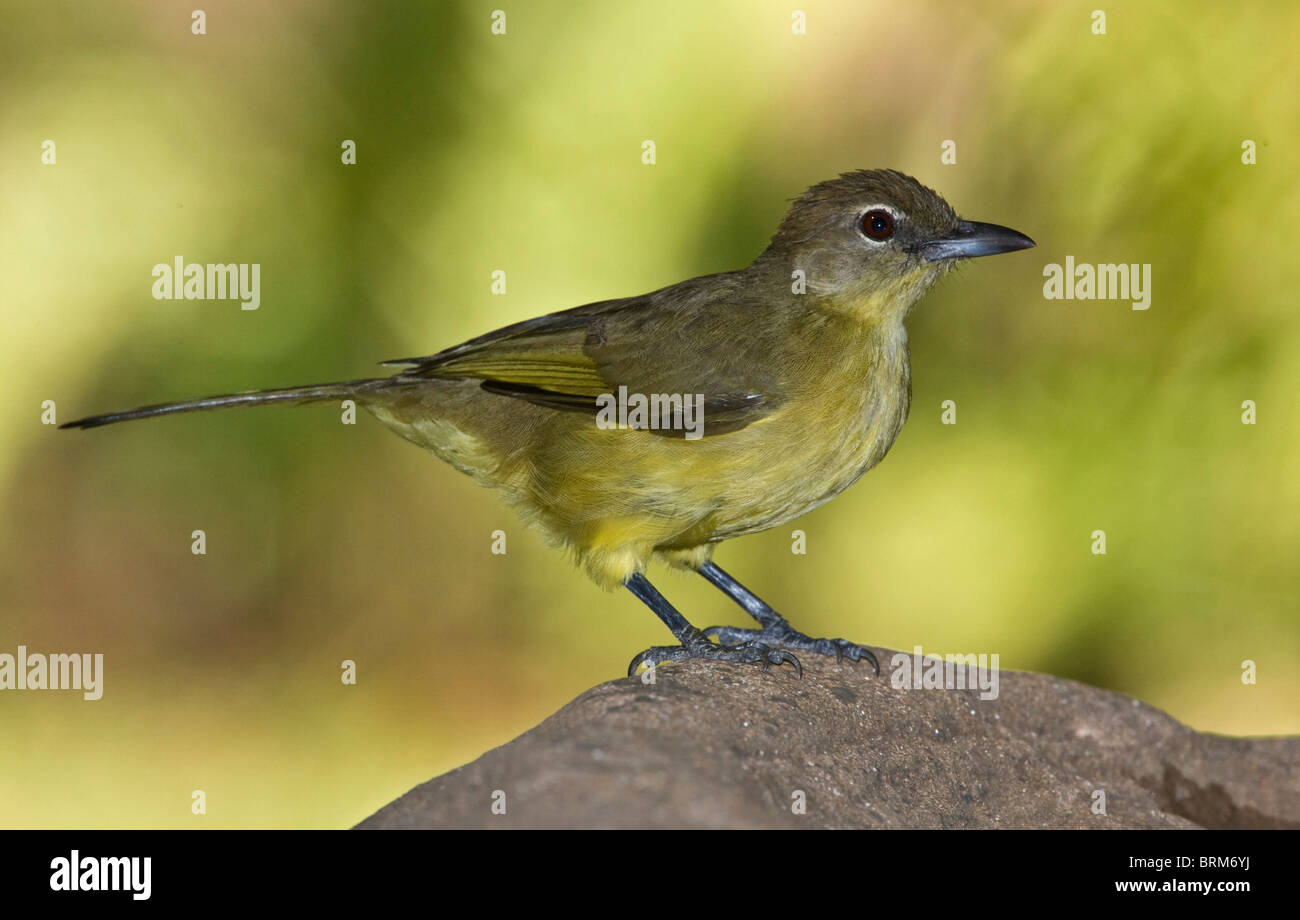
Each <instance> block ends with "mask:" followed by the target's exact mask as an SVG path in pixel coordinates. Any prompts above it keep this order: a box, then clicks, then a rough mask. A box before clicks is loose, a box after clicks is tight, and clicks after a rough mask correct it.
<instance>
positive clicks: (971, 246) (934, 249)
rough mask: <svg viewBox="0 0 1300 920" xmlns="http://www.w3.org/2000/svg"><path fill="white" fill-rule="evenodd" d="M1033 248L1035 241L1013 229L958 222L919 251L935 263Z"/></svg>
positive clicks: (967, 221) (922, 246)
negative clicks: (952, 229) (947, 232)
mask: <svg viewBox="0 0 1300 920" xmlns="http://www.w3.org/2000/svg"><path fill="white" fill-rule="evenodd" d="M1033 245H1034V241H1033V240H1031V239H1030V238H1029V237H1027V236H1025V235H1024V234H1023V233H1019V232H1017V231H1015V230H1012V229H1011V228H1010V227H999V226H998V225H997V224H981V223H979V222H978V221H973V220H963V221H958V223H957V229H956V230H954V231H953V232H952V233H950V234H949V235H947V236H944V237H940V238H939V239H937V240H929V241H927V242H924V243H922V244H921V246H920V251H921V257H922V258H924V259H925V261H927V262H936V261H938V260H939V259H973V258H975V257H976V256H995V255H997V254H998V253H1000V252H1015V251H1016V250H1017V249H1029V248H1031V247H1032V246H1033Z"/></svg>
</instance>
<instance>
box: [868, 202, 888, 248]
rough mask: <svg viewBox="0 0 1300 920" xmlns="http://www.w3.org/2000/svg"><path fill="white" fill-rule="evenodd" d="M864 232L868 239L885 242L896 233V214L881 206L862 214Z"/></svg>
mask: <svg viewBox="0 0 1300 920" xmlns="http://www.w3.org/2000/svg"><path fill="white" fill-rule="evenodd" d="M862 232H863V233H865V234H866V235H867V239H871V240H875V241H876V242H877V243H880V242H884V241H885V240H887V239H889V238H890V237H891V236H893V235H894V215H893V214H890V213H889V212H888V211H886V210H883V209H881V208H876V209H875V210H872V211H868V212H867V213H866V214H863V215H862Z"/></svg>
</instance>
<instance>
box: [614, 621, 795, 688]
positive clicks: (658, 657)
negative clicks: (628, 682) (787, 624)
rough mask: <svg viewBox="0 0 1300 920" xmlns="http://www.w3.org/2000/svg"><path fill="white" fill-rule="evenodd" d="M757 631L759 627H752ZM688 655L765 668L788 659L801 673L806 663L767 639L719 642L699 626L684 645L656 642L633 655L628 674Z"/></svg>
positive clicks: (635, 674) (686, 639) (684, 641)
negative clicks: (765, 640) (711, 638)
mask: <svg viewBox="0 0 1300 920" xmlns="http://www.w3.org/2000/svg"><path fill="white" fill-rule="evenodd" d="M751 632H756V630H751ZM688 658H703V659H705V660H707V661H735V662H737V663H740V664H761V665H762V666H763V670H764V671H766V670H767V669H768V668H770V667H771V666H772V665H777V666H778V667H779V666H781V665H783V664H786V663H787V662H788V663H790V664H792V665H794V667H795V670H796V671H797V672H798V674H799V676H800V677H803V666H802V665H801V664H799V659H798V658H796V657H795V656H794V655H792V654H790V653H789V652H787V651H783V650H781V649H777V648H772V647H771V646H769V645H767V644H766V643H764V642H760V641H754V640H750V639H742V640H740V641H738V642H734V643H727V644H726V645H717V644H715V643H713V642H710V641H709V640H708V638H707V637H706V636H705V635H704V633H702V632H700V631H699V630H698V629H697V630H694V631H693V634H692V635H689V636H687V637H686V638H685V639H684V640H683V641H682V644H681V645H656V646H654V647H653V648H648V649H646V650H645V651H644V652H642V653H641V654H640V655H637V656H636V657H635V658H633V659H632V663H631V664H629V665H628V666H627V676H628V677H636V676H637V674H638V673H639V671H640V669H641V667H642V666H643V665H644V666H646V667H651V668H654V667H658V666H659V665H661V664H663V663H664V662H665V661H685V660H687V659H688Z"/></svg>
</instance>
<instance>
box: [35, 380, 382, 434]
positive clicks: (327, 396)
mask: <svg viewBox="0 0 1300 920" xmlns="http://www.w3.org/2000/svg"><path fill="white" fill-rule="evenodd" d="M383 382H384V379H383V378H380V379H378V380H350V381H346V382H343V383H321V384H316V385H314V386H305V387H285V388H282V389H275V390H250V391H248V392H246V393H230V394H227V395H225V396H205V397H204V398H202V399H188V400H185V401H183V402H171V403H160V404H158V405H156V406H141V407H140V408H138V409H127V410H126V411H124V412H108V413H106V414H104V415H92V416H89V417H88V418H81V419H77V420H76V421H75V422H64V423H63V424H62V425H60V426H59V427H60V428H98V427H100V426H101V425H111V424H113V423H114V422H129V421H131V420H132V419H137V418H152V417H154V416H155V415H174V414H176V413H179V412H202V411H204V410H207V409H230V408H234V407H237V406H266V405H272V404H277V403H278V404H280V405H286V406H300V405H303V404H305V403H313V402H324V401H326V400H331V399H349V398H351V397H354V396H356V395H357V394H358V392H360V391H363V390H365V389H367V388H368V387H369V386H373V385H375V384H380V383H383Z"/></svg>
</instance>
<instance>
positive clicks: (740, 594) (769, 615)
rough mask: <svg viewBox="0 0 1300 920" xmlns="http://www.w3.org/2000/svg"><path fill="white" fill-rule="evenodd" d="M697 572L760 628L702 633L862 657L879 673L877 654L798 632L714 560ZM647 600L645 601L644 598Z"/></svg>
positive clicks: (727, 640) (727, 642) (734, 640)
mask: <svg viewBox="0 0 1300 920" xmlns="http://www.w3.org/2000/svg"><path fill="white" fill-rule="evenodd" d="M698 571H699V573H700V574H701V575H703V576H704V577H705V578H707V579H708V580H709V581H710V582H711V583H712V584H713V585H715V586H716V587H718V588H721V589H722V591H723V593H725V594H726V595H727V596H728V597H729V598H731V599H732V600H733V601H735V602H736V603H737V604H739V605H740V606H741V607H744V608H745V612H746V613H748V614H749V615H750V616H752V617H753V618H754V619H755V620H757V621H758V624H759V625H760V626H762V627H763V628H762V629H739V628H737V627H735V626H710V627H709V628H708V629H706V630H704V635H706V636H712V637H714V638H716V639H717V640H718V641H719V642H721V643H722V644H723V646H730V645H734V644H735V643H738V642H760V643H762V644H763V645H766V646H769V647H771V648H784V649H792V650H794V651H797V652H815V653H817V654H818V655H834V656H835V657H836V658H848V659H849V660H850V661H858V660H859V659H862V658H865V659H867V661H870V662H871V665H872V667H874V668H875V669H876V673H877V674H879V673H880V663H879V662H878V661H876V656H875V655H873V654H872V653H871V650H870V649H868V648H866V647H865V646H862V645H858V644H856V643H853V642H850V641H849V640H847V639H813V638H810V637H809V636H805V635H804V634H803V633H801V632H798V631H797V630H796V629H795V628H794V627H793V626H791V625H790V624H789V623H788V622H787V621H786V618H785V617H783V616H781V614H779V613H777V612H776V611H775V610H773V609H772V608H771V607H769V606H768V605H767V604H766V603H765V602H764V601H763V599H762V598H760V597H759V596H758V595H757V594H755V593H754V592H752V591H750V590H749V589H748V588H746V587H745V586H744V585H742V584H741V583H740V582H738V581H736V579H734V578H732V577H731V576H730V575H728V574H727V573H726V572H724V571H723V570H722V569H721V568H719V567H718V564H717V563H715V562H712V561H710V562H706V563H704V564H703V565H702V566H700V568H699V570H698ZM647 603H648V602H647Z"/></svg>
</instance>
